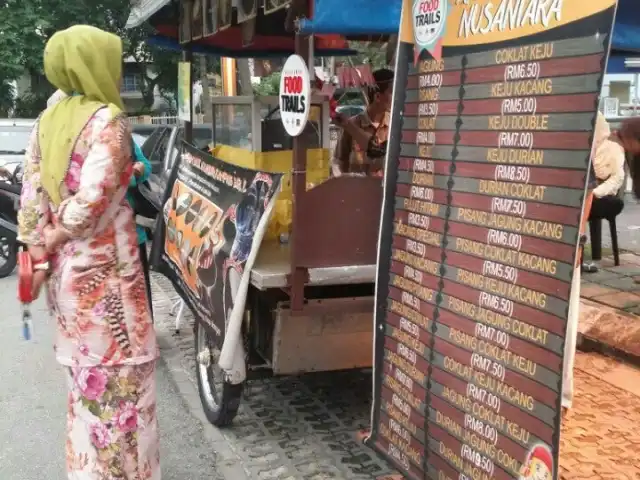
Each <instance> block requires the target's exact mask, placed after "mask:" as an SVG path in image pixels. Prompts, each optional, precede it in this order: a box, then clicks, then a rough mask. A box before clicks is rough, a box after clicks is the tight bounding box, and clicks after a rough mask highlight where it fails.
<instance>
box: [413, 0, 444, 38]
mask: <svg viewBox="0 0 640 480" xmlns="http://www.w3.org/2000/svg"><path fill="white" fill-rule="evenodd" d="M447 1H448V0H414V2H413V15H412V17H413V37H414V40H415V42H416V43H417V44H418V45H431V44H432V43H434V42H435V41H436V40H438V37H440V35H441V34H442V30H443V29H444V25H445V21H446V16H447V15H446V14H447V11H446V9H447Z"/></svg>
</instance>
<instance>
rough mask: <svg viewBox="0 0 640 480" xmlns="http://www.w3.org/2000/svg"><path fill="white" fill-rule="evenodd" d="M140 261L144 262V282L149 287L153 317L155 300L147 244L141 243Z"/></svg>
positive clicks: (149, 300)
mask: <svg viewBox="0 0 640 480" xmlns="http://www.w3.org/2000/svg"><path fill="white" fill-rule="evenodd" d="M139 250H140V263H142V270H143V271H144V283H145V285H146V288H147V301H148V302H149V311H150V312H151V317H152V318H153V301H152V300H151V276H150V273H149V257H148V255H147V244H146V243H141V244H140V247H139Z"/></svg>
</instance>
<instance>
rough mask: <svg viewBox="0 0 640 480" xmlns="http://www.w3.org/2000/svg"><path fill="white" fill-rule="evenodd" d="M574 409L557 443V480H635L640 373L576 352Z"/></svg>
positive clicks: (639, 463) (638, 475)
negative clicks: (558, 460) (558, 477)
mask: <svg viewBox="0 0 640 480" xmlns="http://www.w3.org/2000/svg"><path fill="white" fill-rule="evenodd" d="M574 373H575V396H574V404H573V408H572V409H571V411H570V412H569V416H568V417H567V419H566V420H565V422H564V424H563V428H562V436H561V438H560V480H578V479H579V480H638V479H640V455H638V453H637V451H638V449H640V432H639V431H638V425H640V370H638V369H637V368H635V367H632V366H630V365H627V364H624V363H622V362H620V361H618V360H614V359H612V358H607V357H604V356H602V355H599V354H597V353H582V352H578V354H577V355H576V363H575V370H574Z"/></svg>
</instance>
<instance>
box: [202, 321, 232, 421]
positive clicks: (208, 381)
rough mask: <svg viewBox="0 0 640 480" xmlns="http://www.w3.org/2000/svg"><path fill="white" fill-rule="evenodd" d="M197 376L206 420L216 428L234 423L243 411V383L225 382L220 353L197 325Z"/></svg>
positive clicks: (204, 331) (203, 330)
mask: <svg viewBox="0 0 640 480" xmlns="http://www.w3.org/2000/svg"><path fill="white" fill-rule="evenodd" d="M194 328H195V335H194V337H195V344H196V345H195V347H196V377H197V378H198V392H199V394H200V403H202V409H203V410H204V414H205V415H206V417H207V420H209V422H211V423H212V424H213V425H215V426H216V427H226V426H228V425H230V424H231V423H232V422H233V419H234V418H235V417H236V415H237V414H238V409H239V408H240V400H241V398H242V390H243V388H244V383H241V384H239V385H233V384H231V383H229V382H227V381H225V379H224V374H223V372H222V369H221V368H220V367H219V366H218V357H219V355H220V351H219V350H218V351H214V349H213V347H212V342H211V340H210V338H209V334H208V333H207V330H206V329H205V328H204V327H203V326H202V325H200V322H198V321H196V322H195V327H194Z"/></svg>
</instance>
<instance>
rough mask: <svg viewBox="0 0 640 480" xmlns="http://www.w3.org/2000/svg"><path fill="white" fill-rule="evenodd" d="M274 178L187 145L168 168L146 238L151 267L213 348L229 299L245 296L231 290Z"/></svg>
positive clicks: (257, 234) (276, 184)
mask: <svg viewBox="0 0 640 480" xmlns="http://www.w3.org/2000/svg"><path fill="white" fill-rule="evenodd" d="M281 179H282V176H281V175H280V174H273V173H265V172H259V171H255V170H248V169H245V168H242V167H237V166H235V165H231V164H228V163H225V162H223V161H220V160H218V159H216V158H214V157H211V156H210V155H207V154H206V153H204V152H201V151H199V150H197V149H195V148H193V147H192V146H190V145H189V144H187V143H183V145H182V153H181V155H180V156H179V159H178V160H177V164H176V165H175V166H174V168H173V171H172V175H171V180H170V182H169V185H168V186H167V191H168V192H171V193H170V195H169V196H168V198H166V199H165V203H164V211H163V219H162V222H163V225H162V226H161V228H158V229H157V230H156V237H154V241H153V251H152V258H153V263H154V269H156V270H157V271H159V272H160V273H162V274H164V275H165V276H167V277H168V278H169V279H170V280H171V281H172V283H173V285H174V286H175V288H176V290H177V291H178V293H179V294H180V296H181V297H182V298H183V299H184V300H185V302H187V304H188V306H189V307H190V308H191V310H192V311H193V312H194V315H195V316H196V318H197V320H198V321H200V322H201V323H202V324H203V325H204V326H206V327H207V328H208V329H209V330H210V332H212V333H213V334H214V338H215V339H216V343H217V345H216V346H217V347H218V348H222V342H223V340H224V338H225V332H226V328H227V322H228V319H229V315H230V312H231V309H232V307H233V305H234V301H235V299H236V297H238V298H242V299H244V298H245V296H246V291H245V292H239V290H238V289H239V287H240V284H241V280H242V278H243V277H244V276H245V275H250V274H251V267H252V265H250V264H249V263H248V262H249V261H250V259H251V258H252V257H254V256H255V255H252V252H254V251H255V250H256V249H258V248H259V247H260V243H261V242H262V237H263V236H264V232H265V230H266V225H267V222H268V217H269V214H270V212H271V210H272V206H273V203H274V201H275V198H276V196H277V193H278V192H279V190H280V182H281ZM256 253H257V252H256ZM245 290H246V287H245ZM243 302H244V300H243ZM243 306H244V305H243Z"/></svg>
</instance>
